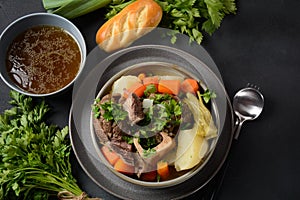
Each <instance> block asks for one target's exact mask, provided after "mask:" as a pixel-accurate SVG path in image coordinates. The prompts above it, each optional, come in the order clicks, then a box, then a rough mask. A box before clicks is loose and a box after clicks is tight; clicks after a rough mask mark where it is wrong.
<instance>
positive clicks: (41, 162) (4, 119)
mask: <svg viewBox="0 0 300 200" xmlns="http://www.w3.org/2000/svg"><path fill="white" fill-rule="evenodd" d="M10 95H11V98H12V100H11V101H10V104H11V105H12V106H13V107H12V108H10V109H9V110H6V111H5V112H4V113H3V114H1V115H0V160H1V162H0V199H35V200H36V199H43V200H44V199H48V198H49V197H51V196H58V197H59V198H60V199H75V198H76V196H81V197H82V198H81V199H84V198H85V197H86V195H85V194H84V193H83V192H82V191H81V189H80V188H79V186H78V185H77V184H76V180H75V178H74V177H73V176H72V172H71V164H70V162H69V155H70V150H71V148H70V141H69V140H68V139H66V137H67V135H68V127H65V128H63V129H62V130H60V129H59V128H58V127H57V126H55V125H47V124H46V122H45V120H44V118H45V115H46V113H47V112H48V111H49V107H48V106H47V105H46V104H45V102H44V101H40V102H38V103H37V104H36V105H34V103H33V100H32V98H30V97H27V96H25V95H22V94H19V93H17V92H15V91H11V93H10Z"/></svg>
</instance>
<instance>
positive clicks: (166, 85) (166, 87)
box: [158, 80, 180, 95]
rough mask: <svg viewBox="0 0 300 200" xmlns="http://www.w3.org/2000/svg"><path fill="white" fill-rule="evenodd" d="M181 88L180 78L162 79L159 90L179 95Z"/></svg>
mask: <svg viewBox="0 0 300 200" xmlns="http://www.w3.org/2000/svg"><path fill="white" fill-rule="evenodd" d="M179 90H180V80H160V81H159V83H158V92H160V93H168V94H175V95H178V94H179Z"/></svg>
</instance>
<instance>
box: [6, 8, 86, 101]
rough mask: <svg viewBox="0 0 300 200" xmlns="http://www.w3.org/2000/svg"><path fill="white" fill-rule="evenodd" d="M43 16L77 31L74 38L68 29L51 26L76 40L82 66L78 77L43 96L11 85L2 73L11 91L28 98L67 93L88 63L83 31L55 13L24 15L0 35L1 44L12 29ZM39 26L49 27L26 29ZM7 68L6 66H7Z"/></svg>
mask: <svg viewBox="0 0 300 200" xmlns="http://www.w3.org/2000/svg"><path fill="white" fill-rule="evenodd" d="M41 16H45V17H52V18H56V19H58V20H59V21H63V22H65V23H67V24H69V25H70V26H72V28H73V29H74V31H76V32H77V33H76V37H75V36H74V34H72V33H70V31H69V30H66V28H64V27H61V26H59V25H58V24H57V25H51V26H56V27H60V28H62V29H64V31H66V32H67V33H68V34H69V35H70V36H71V37H72V38H73V39H74V40H75V42H76V43H77V45H78V47H79V50H80V54H81V62H80V66H79V70H78V72H77V74H76V76H75V77H74V78H73V79H72V80H71V81H70V82H69V83H68V84H67V85H65V86H64V87H62V88H60V89H58V90H55V91H53V92H50V93H43V94H36V93H31V92H28V91H25V90H23V89H21V88H20V87H18V86H17V85H15V84H13V83H10V82H9V81H8V80H7V79H6V78H5V77H4V75H3V74H2V72H1V71H0V77H1V79H2V80H3V82H4V83H5V84H6V85H7V86H8V87H10V88H11V89H13V90H16V91H17V92H19V93H22V94H24V95H27V96H31V97H47V96H53V95H56V94H59V93H61V92H62V91H65V90H67V89H68V88H69V87H70V86H71V85H72V84H73V83H74V82H75V81H76V80H77V79H78V77H79V76H80V74H81V72H82V71H83V68H84V66H85V63H86V57H87V47H86V42H85V39H84V37H83V35H82V33H81V31H80V30H79V29H78V27H77V26H76V25H75V24H74V23H73V22H71V21H70V20H68V19H66V18H64V17H62V16H60V15H57V14H53V13H47V12H34V13H29V14H26V15H23V16H21V17H19V18H17V19H15V20H13V21H12V22H11V23H10V24H8V25H7V26H6V28H5V29H4V30H3V31H2V33H1V34H0V43H1V41H2V39H3V37H4V36H5V34H6V33H7V32H8V31H9V30H10V29H11V28H13V27H14V26H15V25H16V24H17V23H20V22H22V21H23V20H29V19H30V18H32V17H41ZM39 25H48V24H32V25H31V26H29V27H26V28H25V29H24V31H25V30H27V29H29V28H30V27H34V26H39ZM21 33H22V31H20V32H18V33H17V34H16V35H18V34H21ZM13 40H14V38H11V40H10V43H11V41H13ZM4 51H5V52H7V49H5V50H4ZM5 67H6V66H5Z"/></svg>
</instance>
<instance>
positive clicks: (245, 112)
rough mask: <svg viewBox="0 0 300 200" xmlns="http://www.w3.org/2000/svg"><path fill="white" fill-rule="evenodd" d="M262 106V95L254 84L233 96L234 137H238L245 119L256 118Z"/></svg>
mask: <svg viewBox="0 0 300 200" xmlns="http://www.w3.org/2000/svg"><path fill="white" fill-rule="evenodd" d="M263 107H264V97H263V95H262V94H261V92H260V91H259V90H258V88H257V87H256V86H253V85H251V87H250V86H249V87H246V88H243V89H241V90H240V91H238V92H237V93H236V94H235V96H234V97H233V110H234V113H235V114H236V116H237V118H238V119H237V121H236V125H237V128H236V131H235V139H238V137H239V134H240V131H241V127H242V125H243V123H244V122H245V121H246V120H254V119H256V118H257V117H258V116H259V115H260V113H261V112H262V109H263Z"/></svg>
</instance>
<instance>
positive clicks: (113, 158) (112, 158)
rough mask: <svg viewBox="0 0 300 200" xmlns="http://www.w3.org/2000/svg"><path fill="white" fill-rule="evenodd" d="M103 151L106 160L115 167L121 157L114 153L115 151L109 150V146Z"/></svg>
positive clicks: (103, 148)
mask: <svg viewBox="0 0 300 200" xmlns="http://www.w3.org/2000/svg"><path fill="white" fill-rule="evenodd" d="M101 151H102V153H103V155H104V157H105V158H106V160H107V161H108V162H109V163H110V164H111V165H114V164H115V163H116V162H117V160H119V158H120V156H119V155H118V154H117V153H116V152H114V151H113V150H111V149H109V148H108V147H107V146H105V145H104V146H102V147H101Z"/></svg>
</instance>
